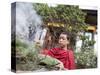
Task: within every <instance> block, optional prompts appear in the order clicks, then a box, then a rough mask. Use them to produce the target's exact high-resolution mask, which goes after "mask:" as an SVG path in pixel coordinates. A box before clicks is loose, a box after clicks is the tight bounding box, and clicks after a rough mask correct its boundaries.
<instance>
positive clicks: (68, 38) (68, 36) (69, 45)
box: [61, 31, 72, 49]
mask: <svg viewBox="0 0 100 75" xmlns="http://www.w3.org/2000/svg"><path fill="white" fill-rule="evenodd" d="M61 34H65V35H66V38H67V40H68V41H69V44H68V45H67V47H68V49H72V47H71V42H70V40H71V34H70V33H69V32H67V31H65V32H61Z"/></svg>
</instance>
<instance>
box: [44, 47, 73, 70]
mask: <svg viewBox="0 0 100 75" xmlns="http://www.w3.org/2000/svg"><path fill="white" fill-rule="evenodd" d="M44 54H48V55H49V56H51V57H54V58H56V59H58V60H60V61H61V62H62V63H63V65H64V68H66V69H69V70H70V69H75V62H74V55H73V51H72V50H64V49H61V48H53V49H51V50H48V52H47V51H46V53H45V52H44Z"/></svg>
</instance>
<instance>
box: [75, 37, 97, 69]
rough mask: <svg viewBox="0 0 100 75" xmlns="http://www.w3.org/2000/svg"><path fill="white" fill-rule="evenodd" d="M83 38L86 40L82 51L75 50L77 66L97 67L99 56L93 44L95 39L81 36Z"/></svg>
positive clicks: (80, 67)
mask: <svg viewBox="0 0 100 75" xmlns="http://www.w3.org/2000/svg"><path fill="white" fill-rule="evenodd" d="M81 40H84V44H83V45H82V47H81V51H80V52H75V59H76V64H77V68H79V69H82V68H96V67H97V56H96V55H95V54H94V49H93V45H94V43H95V41H94V40H91V41H90V40H89V37H86V36H81Z"/></svg>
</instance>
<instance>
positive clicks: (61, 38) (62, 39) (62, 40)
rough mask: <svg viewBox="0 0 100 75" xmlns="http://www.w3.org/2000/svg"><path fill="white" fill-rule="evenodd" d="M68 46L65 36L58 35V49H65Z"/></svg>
mask: <svg viewBox="0 0 100 75" xmlns="http://www.w3.org/2000/svg"><path fill="white" fill-rule="evenodd" d="M68 44H69V41H68V40H67V35H65V34H60V36H59V45H60V47H65V46H67V45H68Z"/></svg>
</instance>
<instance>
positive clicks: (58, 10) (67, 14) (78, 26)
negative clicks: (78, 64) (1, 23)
mask: <svg viewBox="0 0 100 75" xmlns="http://www.w3.org/2000/svg"><path fill="white" fill-rule="evenodd" d="M33 7H34V9H35V10H36V12H37V14H38V15H40V16H41V17H42V20H43V23H44V24H45V26H47V25H48V23H58V24H59V23H60V24H63V25H64V27H60V28H59V27H50V32H51V34H52V35H53V36H54V37H55V38H56V39H58V36H59V34H60V33H61V32H63V31H68V32H69V33H70V34H71V39H72V40H71V45H72V47H73V46H75V40H76V36H77V33H78V32H80V31H84V30H86V29H87V26H88V25H87V24H86V23H85V16H86V13H85V12H83V11H82V10H81V9H79V7H78V6H75V5H60V4H59V5H57V6H56V7H53V6H48V4H33ZM54 41H56V40H54Z"/></svg>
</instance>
